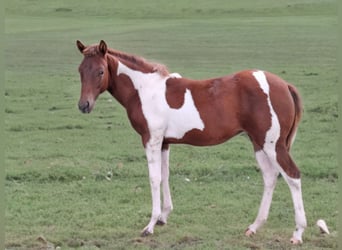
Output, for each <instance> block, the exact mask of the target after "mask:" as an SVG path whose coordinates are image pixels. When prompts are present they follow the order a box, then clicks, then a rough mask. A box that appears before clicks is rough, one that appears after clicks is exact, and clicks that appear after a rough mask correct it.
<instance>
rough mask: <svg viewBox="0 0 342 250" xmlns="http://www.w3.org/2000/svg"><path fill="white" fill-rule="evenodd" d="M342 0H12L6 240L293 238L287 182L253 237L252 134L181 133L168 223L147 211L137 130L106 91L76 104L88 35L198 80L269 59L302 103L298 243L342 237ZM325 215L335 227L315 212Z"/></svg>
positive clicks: (121, 245) (186, 244) (256, 193)
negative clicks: (186, 138)
mask: <svg viewBox="0 0 342 250" xmlns="http://www.w3.org/2000/svg"><path fill="white" fill-rule="evenodd" d="M336 7H337V1H331V0H291V1H272V0H260V1H253V0H246V1H219V0H214V1H205V0H199V1H178V0H177V1H169V0H161V1H158V4H157V3H156V1H151V0H146V1H138V0H135V1H123V0H118V1H115V2H114V1H79V0H76V1H67V0H61V1H51V0H49V1H42V0H34V1H29V0H26V1H19V0H12V1H6V3H5V14H6V18H5V34H6V48H5V64H6V69H5V78H6V83H5V96H4V99H5V135H6V141H5V146H4V147H5V165H6V170H5V173H6V179H5V195H6V214H5V219H6V230H5V231H6V236H5V245H6V249H13V250H14V249H18V250H19V249H20V250H22V249H47V247H48V246H53V247H54V248H56V247H60V249H63V250H64V249H151V248H152V249H290V248H291V247H292V246H291V244H290V242H289V239H290V237H291V235H292V231H293V230H294V225H295V224H294V216H293V205H292V200H291V197H290V192H289V189H288V186H287V185H286V183H285V182H284V180H283V179H282V178H280V179H279V181H278V184H277V187H276V190H275V193H274V196H273V202H272V206H271V210H270V215H269V219H268V221H267V223H266V224H265V225H264V226H263V227H262V228H261V229H260V230H259V231H258V232H257V234H256V235H254V236H253V237H252V238H246V237H245V236H244V230H245V229H246V228H247V226H248V225H249V224H251V223H252V222H253V220H254V219H255V216H256V214H257V212H258V207H259V203H260V199H261V195H262V188H263V184H262V178H261V175H260V172H259V171H258V168H257V164H256V161H255V158H254V155H253V150H252V145H251V143H250V142H249V140H248V138H246V136H244V135H239V136H237V137H235V138H233V139H232V140H230V141H228V142H227V143H224V144H221V145H219V146H214V147H192V146H187V145H172V146H171V158H170V172H171V174H170V186H171V192H172V197H173V203H174V211H173V212H172V213H171V215H170V218H169V220H168V224H167V225H165V226H163V227H156V229H155V232H154V235H152V236H150V237H147V238H141V237H140V231H141V230H142V229H143V227H144V226H145V225H146V224H147V222H148V220H149V218H150V212H151V211H150V209H151V197H150V186H149V180H148V170H147V164H146V159H145V154H144V150H143V148H142V146H141V140H140V137H139V136H138V135H137V134H136V133H135V131H134V130H133V129H132V128H131V126H130V123H129V121H128V119H127V117H126V113H125V111H124V109H123V108H122V107H121V106H120V105H119V104H118V103H117V102H116V101H115V100H114V99H113V98H112V97H111V96H110V95H109V94H107V93H106V94H103V95H102V96H100V98H99V99H98V100H97V103H96V106H95V109H94V110H93V112H92V113H91V114H90V115H83V114H81V113H80V112H79V111H78V108H77V102H78V98H79V93H80V80H79V74H78V70H77V69H78V65H79V63H80V62H81V59H82V55H81V54H80V53H79V51H78V49H77V48H76V45H75V41H76V40H77V39H79V40H81V41H83V42H84V43H85V44H91V43H97V42H99V41H100V40H101V39H103V40H105V41H106V42H107V44H108V45H109V46H110V47H112V48H115V49H119V50H122V51H126V52H129V53H133V54H137V55H141V56H143V57H145V58H146V59H148V60H152V61H158V62H162V63H164V64H166V65H167V66H168V67H169V69H170V71H171V72H178V73H180V74H181V75H183V76H186V77H188V78H194V79H202V78H210V77H215V76H221V75H225V74H230V73H233V72H235V71H239V70H242V69H247V68H259V69H264V70H267V71H270V72H273V73H275V74H278V75H279V76H281V77H282V78H284V79H285V80H287V81H288V82H291V83H293V84H294V85H295V86H296V87H297V88H298V90H299V91H300V93H301V96H302V98H303V102H304V115H303V119H302V122H301V124H300V125H299V131H298V134H297V138H296V141H295V143H294V145H293V148H292V155H293V157H294V159H295V161H296V163H297V165H298V166H299V167H300V169H301V172H302V189H303V199H304V205H305V210H306V215H307V220H308V228H307V229H306V231H305V233H304V236H303V241H304V243H303V245H301V246H297V247H293V248H294V249H337V238H338V232H337V217H338V205H337V203H338V202H337V200H338V199H337V197H338V189H337V186H338V185H337V183H338V164H337V139H336V137H337V124H336V123H337V119H338V108H337V103H338V98H337V93H336V89H337V86H338V83H337V66H336V57H337V56H336V53H337V35H336V30H337V17H336V15H337V13H336V12H337V11H336ZM320 218H323V219H324V220H325V221H326V222H327V224H328V227H329V230H330V232H331V234H330V235H323V234H321V233H320V232H319V230H318V228H317V227H316V226H315V223H316V221H317V220H318V219H320Z"/></svg>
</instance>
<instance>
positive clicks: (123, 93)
mask: <svg viewBox="0 0 342 250" xmlns="http://www.w3.org/2000/svg"><path fill="white" fill-rule="evenodd" d="M120 63H121V62H120ZM121 64H123V63H121ZM108 67H109V72H110V76H109V84H108V91H109V93H110V94H111V95H112V96H113V97H114V98H115V99H116V100H117V101H118V102H119V103H120V104H121V105H122V106H124V107H125V108H127V106H128V102H129V101H130V100H132V98H137V91H136V88H135V86H134V85H133V84H132V77H131V76H130V75H129V74H121V73H122V72H118V69H119V61H116V60H114V59H113V58H111V57H109V59H108ZM126 67H127V66H126Z"/></svg>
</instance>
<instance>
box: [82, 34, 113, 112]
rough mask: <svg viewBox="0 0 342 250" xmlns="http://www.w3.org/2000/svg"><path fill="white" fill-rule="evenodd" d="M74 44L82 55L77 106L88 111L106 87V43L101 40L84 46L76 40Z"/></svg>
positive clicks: (107, 73) (107, 76) (107, 75)
mask: <svg viewBox="0 0 342 250" xmlns="http://www.w3.org/2000/svg"><path fill="white" fill-rule="evenodd" d="M76 44H77V47H78V49H79V50H80V52H81V53H82V54H83V55H84V58H83V60H82V62H81V64H80V66H79V69H78V70H79V73H80V77H81V84H82V87H81V97H80V100H79V102H78V108H79V109H80V111H82V112H83V113H90V112H91V110H92V109H93V107H94V104H95V101H96V99H97V97H98V96H99V95H100V94H101V93H102V92H104V91H105V90H106V89H107V88H108V79H109V72H108V64H107V61H106V53H107V45H106V43H105V42H104V41H102V40H101V42H100V44H98V45H91V46H85V45H83V44H82V43H81V42H80V41H78V40H77V42H76Z"/></svg>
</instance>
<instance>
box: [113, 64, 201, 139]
mask: <svg viewBox="0 0 342 250" xmlns="http://www.w3.org/2000/svg"><path fill="white" fill-rule="evenodd" d="M119 74H125V75H127V76H128V77H130V79H131V80H132V83H133V85H134V87H135V89H137V90H138V93H139V97H140V101H141V105H142V111H143V113H144V117H145V119H146V121H147V124H148V126H149V129H150V131H151V132H152V133H153V131H163V132H164V136H165V137H168V138H176V139H180V138H182V137H183V136H184V135H185V133H187V132H188V131H190V130H192V129H200V130H203V129H204V123H203V121H202V119H201V117H200V114H199V112H198V110H197V108H196V106H195V103H194V100H193V98H192V95H191V91H190V90H188V89H187V90H186V92H185V96H184V104H183V106H182V107H180V108H179V109H174V108H170V106H169V105H168V103H167V101H166V96H165V93H166V81H167V79H169V78H180V77H181V76H180V75H179V74H178V73H172V74H170V75H169V76H167V77H163V76H161V75H160V74H159V73H157V72H154V73H142V72H140V71H135V70H132V69H130V68H129V67H127V66H126V65H124V64H122V63H120V62H119V65H118V70H117V75H119Z"/></svg>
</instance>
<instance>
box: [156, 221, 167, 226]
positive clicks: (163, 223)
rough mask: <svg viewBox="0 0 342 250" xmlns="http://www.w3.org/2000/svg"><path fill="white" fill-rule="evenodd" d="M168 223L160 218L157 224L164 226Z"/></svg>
mask: <svg viewBox="0 0 342 250" xmlns="http://www.w3.org/2000/svg"><path fill="white" fill-rule="evenodd" d="M165 224H166V222H164V221H162V220H158V221H157V225H158V226H164V225H165Z"/></svg>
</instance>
